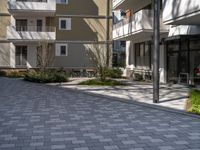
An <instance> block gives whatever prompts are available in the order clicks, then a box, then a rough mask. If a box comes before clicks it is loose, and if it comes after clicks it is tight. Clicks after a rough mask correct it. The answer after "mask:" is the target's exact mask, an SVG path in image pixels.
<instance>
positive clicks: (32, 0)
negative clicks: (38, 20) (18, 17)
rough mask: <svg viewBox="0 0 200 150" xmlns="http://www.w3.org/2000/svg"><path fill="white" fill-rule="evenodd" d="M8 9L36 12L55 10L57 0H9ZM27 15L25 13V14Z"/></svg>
mask: <svg viewBox="0 0 200 150" xmlns="http://www.w3.org/2000/svg"><path fill="white" fill-rule="evenodd" d="M8 10H9V11H10V12H12V11H14V12H15V13H16V11H17V12H24V11H32V10H33V11H35V12H34V13H42V12H52V11H53V12H55V10H56V1H55V0H8ZM23 15H25V14H23Z"/></svg>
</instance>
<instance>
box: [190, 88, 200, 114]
mask: <svg viewBox="0 0 200 150" xmlns="http://www.w3.org/2000/svg"><path fill="white" fill-rule="evenodd" d="M188 103H189V108H188V112H191V113H194V114H198V115H200V91H199V90H192V91H191V92H190V98H189V102H188Z"/></svg>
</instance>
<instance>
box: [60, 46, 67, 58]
mask: <svg viewBox="0 0 200 150" xmlns="http://www.w3.org/2000/svg"><path fill="white" fill-rule="evenodd" d="M60 55H61V56H65V55H66V46H60Z"/></svg>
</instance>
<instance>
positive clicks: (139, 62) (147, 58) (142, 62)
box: [135, 42, 151, 69]
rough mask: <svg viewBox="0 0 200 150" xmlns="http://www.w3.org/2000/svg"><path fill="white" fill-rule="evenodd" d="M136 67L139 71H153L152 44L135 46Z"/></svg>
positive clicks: (137, 44)
mask: <svg viewBox="0 0 200 150" xmlns="http://www.w3.org/2000/svg"><path fill="white" fill-rule="evenodd" d="M135 66H136V68H138V69H151V44H150V42H146V43H145V42H143V43H136V44H135Z"/></svg>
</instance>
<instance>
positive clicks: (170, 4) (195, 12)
mask: <svg viewBox="0 0 200 150" xmlns="http://www.w3.org/2000/svg"><path fill="white" fill-rule="evenodd" d="M199 18H200V0H163V21H164V23H165V24H173V25H200V19H199Z"/></svg>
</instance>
